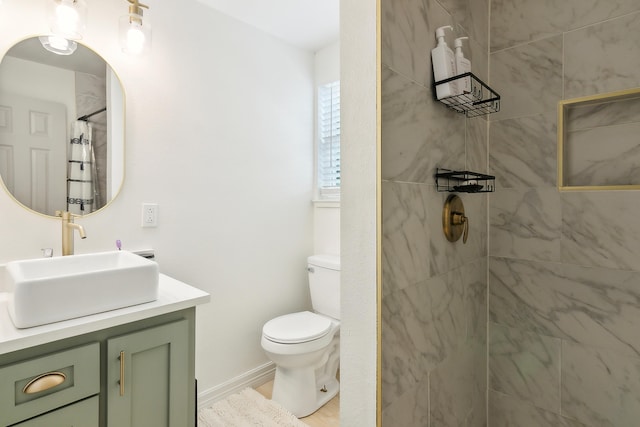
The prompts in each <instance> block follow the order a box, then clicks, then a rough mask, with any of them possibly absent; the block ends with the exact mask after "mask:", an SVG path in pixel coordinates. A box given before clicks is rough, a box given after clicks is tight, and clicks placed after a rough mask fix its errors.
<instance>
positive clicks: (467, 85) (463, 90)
mask: <svg viewBox="0 0 640 427" xmlns="http://www.w3.org/2000/svg"><path fill="white" fill-rule="evenodd" d="M468 39H469V37H458V38H457V39H455V40H454V43H453V46H454V47H455V49H456V53H455V57H456V75H460V74H464V73H470V72H471V61H469V60H468V59H467V58H465V57H464V53H462V40H468ZM456 82H457V83H458V87H457V92H456V95H462V94H469V93H471V92H472V91H471V77H465V78H462V79H459V80H456Z"/></svg>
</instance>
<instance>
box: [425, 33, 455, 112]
mask: <svg viewBox="0 0 640 427" xmlns="http://www.w3.org/2000/svg"><path fill="white" fill-rule="evenodd" d="M446 29H449V30H452V31H453V27H452V26H451V25H445V26H443V27H440V28H438V29H436V38H437V39H438V45H437V46H436V47H434V48H433V49H432V50H431V62H432V63H433V78H434V79H435V81H436V83H437V82H439V81H441V80H444V79H448V78H449V77H453V76H455V75H456V63H455V57H454V55H453V51H452V50H451V49H449V46H447V42H446V41H445V40H444V30H446ZM456 92H458V89H457V84H456V82H455V81H453V82H449V83H443V84H440V85H437V86H436V97H437V98H438V99H442V98H446V97H449V96H452V95H455V94H456Z"/></svg>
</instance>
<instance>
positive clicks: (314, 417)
mask: <svg viewBox="0 0 640 427" xmlns="http://www.w3.org/2000/svg"><path fill="white" fill-rule="evenodd" d="M272 389H273V381H269V382H268V383H266V384H263V385H261V386H259V387H256V390H257V391H258V392H259V393H260V394H262V395H263V396H264V397H266V398H267V399H271V390H272ZM300 419H301V420H302V421H303V422H304V423H306V424H308V425H309V426H311V427H338V426H340V393H338V395H337V396H336V397H334V398H333V399H331V400H330V401H329V403H327V404H326V405H324V406H323V407H322V408H320V409H318V410H317V411H316V412H314V413H313V414H311V415H309V416H308V417H304V418H300Z"/></svg>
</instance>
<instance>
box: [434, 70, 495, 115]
mask: <svg viewBox="0 0 640 427" xmlns="http://www.w3.org/2000/svg"><path fill="white" fill-rule="evenodd" d="M467 77H468V78H469V79H470V82H471V92H470V93H463V94H460V95H453V96H449V97H447V98H442V99H439V101H440V102H442V103H443V104H445V105H446V106H447V107H449V108H451V109H452V110H455V111H457V112H458V113H464V114H465V115H466V116H467V117H477V116H482V115H486V114H491V113H497V112H498V111H500V95H499V94H498V92H496V91H495V90H493V89H491V88H490V87H489V86H488V85H487V84H486V83H485V82H483V81H482V80H480V79H479V78H478V77H477V76H476V75H475V74H473V73H463V74H460V75H457V76H453V77H449V78H448V79H444V80H440V81H439V82H435V83H434V84H433V87H434V95H435V93H436V88H437V87H438V86H440V85H443V84H446V83H450V82H454V81H457V80H460V83H462V79H465V78H467Z"/></svg>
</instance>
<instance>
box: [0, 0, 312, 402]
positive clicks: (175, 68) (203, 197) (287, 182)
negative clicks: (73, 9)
mask: <svg viewBox="0 0 640 427" xmlns="http://www.w3.org/2000/svg"><path fill="white" fill-rule="evenodd" d="M87 3H88V8H89V21H88V30H87V34H86V37H85V42H86V44H87V45H89V46H90V47H92V48H94V49H95V50H96V51H98V52H99V53H100V54H101V55H102V56H103V57H104V58H105V59H106V60H107V61H108V62H110V63H111V65H112V66H113V68H114V70H115V71H116V73H117V74H118V75H119V77H120V79H121V80H122V83H123V87H124V90H125V93H126V103H127V104H126V112H127V120H126V177H125V182H124V186H123V189H122V192H121V193H120V195H119V196H118V197H117V198H116V200H115V201H114V202H113V203H112V204H111V205H110V206H108V207H107V208H106V209H105V210H104V211H102V212H99V213H97V214H95V215H91V216H89V217H87V218H82V219H79V220H78V222H79V223H81V224H82V225H84V227H85V228H86V231H87V239H86V240H82V241H81V240H79V239H76V253H85V252H93V251H99V250H110V249H114V248H115V243H114V242H115V240H116V239H120V240H122V242H123V245H124V248H125V249H140V248H149V247H151V248H154V249H155V250H156V252H157V258H158V261H159V263H160V267H161V271H162V272H163V273H166V274H169V275H171V276H173V277H175V278H177V279H180V280H183V281H185V282H187V283H190V284H192V285H194V286H197V287H199V288H201V289H204V290H206V291H208V292H210V293H211V303H209V304H207V305H205V306H201V307H199V308H198V316H197V321H198V324H197V361H196V362H197V372H196V374H197V377H198V379H199V387H200V390H201V391H205V390H207V389H209V388H211V387H214V386H217V385H219V384H221V383H223V382H225V381H227V380H229V379H230V378H233V377H235V376H237V375H239V374H242V373H244V372H246V371H248V370H251V369H253V368H255V367H257V366H260V365H262V364H264V363H266V362H267V360H268V359H267V358H266V357H265V355H264V353H263V351H262V349H261V347H260V333H261V327H262V324H263V323H264V322H265V321H266V320H268V319H270V318H272V317H274V316H275V315H278V314H282V313H286V312H292V311H295V310H301V309H305V308H307V307H309V302H308V289H307V284H306V283H307V282H306V265H305V259H306V257H307V256H308V255H309V254H310V253H311V251H312V249H313V245H312V234H313V233H312V206H311V203H310V200H311V198H312V176H313V173H312V165H313V148H312V147H313V102H312V100H313V87H314V82H313V67H314V65H313V55H312V54H310V53H307V52H303V51H301V50H299V49H296V48H293V47H290V46H287V45H284V44H283V43H282V42H280V41H278V40H276V39H274V38H271V37H268V36H266V35H265V34H263V33H261V32H259V31H258V30H255V29H253V28H251V27H248V26H247V25H245V24H241V23H238V22H237V21H234V20H232V19H230V18H228V17H226V16H224V15H221V14H219V13H217V12H215V11H213V10H211V9H209V8H207V7H205V6H203V5H202V4H200V3H198V2H195V1H194V0H182V1H180V2H168V1H160V0H151V1H149V2H148V3H149V5H150V7H151V8H150V10H149V11H148V12H146V11H145V16H147V17H148V18H149V19H150V20H152V23H153V48H152V52H151V55H150V56H149V57H146V58H142V59H141V58H129V57H126V56H124V55H123V54H122V53H121V52H120V50H119V47H118V46H117V40H118V37H117V24H118V18H119V16H120V15H122V14H124V13H125V12H126V2H122V1H109V2H105V1H99V0H88V1H87ZM46 31H47V28H46V26H45V19H44V5H43V3H42V1H41V0H20V1H10V2H7V1H5V2H4V3H3V5H2V6H1V7H0V54H4V52H6V50H7V49H8V48H9V47H10V46H11V45H12V44H13V43H15V42H16V41H18V40H20V39H22V38H24V37H26V36H29V35H32V34H38V33H44V32H46ZM142 202H156V203H158V204H159V226H158V228H155V229H149V228H145V229H142V228H141V227H140V218H141V203H142ZM0 216H1V218H2V221H0V236H2V242H3V244H2V245H1V246H0V263H4V262H6V261H8V260H11V259H18V258H34V257H39V256H41V252H40V248H44V247H53V248H55V251H56V255H59V254H60V245H61V236H60V223H59V221H58V220H56V219H52V218H45V217H42V216H39V215H36V214H33V213H31V212H27V211H25V210H23V209H22V208H20V207H18V206H17V205H16V204H15V203H14V202H13V200H11V198H10V197H9V196H8V195H7V194H6V193H5V192H4V191H0Z"/></svg>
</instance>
